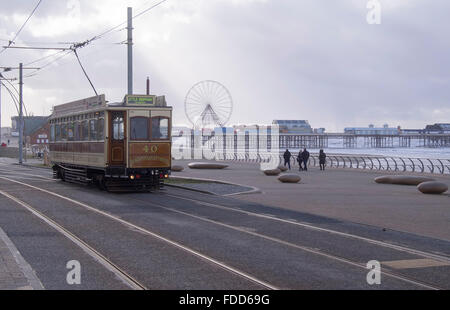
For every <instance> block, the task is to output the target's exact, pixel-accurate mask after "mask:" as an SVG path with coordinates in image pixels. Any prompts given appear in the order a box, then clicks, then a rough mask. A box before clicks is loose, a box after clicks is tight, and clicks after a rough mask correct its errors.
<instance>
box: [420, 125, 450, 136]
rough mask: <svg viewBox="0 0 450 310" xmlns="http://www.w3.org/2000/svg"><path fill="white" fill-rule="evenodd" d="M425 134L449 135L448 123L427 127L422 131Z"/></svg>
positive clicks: (449, 127) (449, 126)
mask: <svg viewBox="0 0 450 310" xmlns="http://www.w3.org/2000/svg"><path fill="white" fill-rule="evenodd" d="M424 132H425V133H440V134H443V133H450V123H446V124H443V123H437V124H434V125H427V126H426V127H425V130H424Z"/></svg>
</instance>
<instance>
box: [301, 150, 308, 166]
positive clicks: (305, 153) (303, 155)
mask: <svg viewBox="0 0 450 310" xmlns="http://www.w3.org/2000/svg"><path fill="white" fill-rule="evenodd" d="M302 157H303V166H304V167H303V170H305V171H308V160H309V152H308V151H307V150H306V148H305V149H304V150H303V153H302Z"/></svg>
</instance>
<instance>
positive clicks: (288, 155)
mask: <svg viewBox="0 0 450 310" xmlns="http://www.w3.org/2000/svg"><path fill="white" fill-rule="evenodd" d="M291 156H292V155H291V152H289V150H288V149H286V152H284V155H283V157H284V166H285V167H286V164H287V165H288V167H289V170H291Z"/></svg>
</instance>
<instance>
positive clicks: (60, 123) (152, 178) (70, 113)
mask: <svg viewBox="0 0 450 310" xmlns="http://www.w3.org/2000/svg"><path fill="white" fill-rule="evenodd" d="M171 123H172V108H171V107H168V106H167V104H166V100H165V97H164V96H151V95H150V96H149V95H145V96H144V95H127V96H125V98H124V100H123V102H118V103H108V102H107V101H106V100H105V95H100V96H96V97H91V98H86V99H83V100H78V101H74V102H70V103H66V104H62V105H59V106H55V107H54V109H53V113H52V116H51V117H50V152H49V159H50V162H51V164H52V167H53V172H54V177H55V178H58V179H62V180H63V181H68V182H74V183H83V184H86V183H94V184H97V185H98V186H99V187H100V188H102V189H106V190H108V191H122V190H149V189H152V188H160V187H161V186H162V185H163V183H164V179H165V178H168V176H169V174H170V168H171V160H172V157H171Z"/></svg>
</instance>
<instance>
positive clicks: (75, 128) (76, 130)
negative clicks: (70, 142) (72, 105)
mask: <svg viewBox="0 0 450 310" xmlns="http://www.w3.org/2000/svg"><path fill="white" fill-rule="evenodd" d="M73 132H74V136H75V141H80V140H81V138H80V122H75V123H74V126H73Z"/></svg>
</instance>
